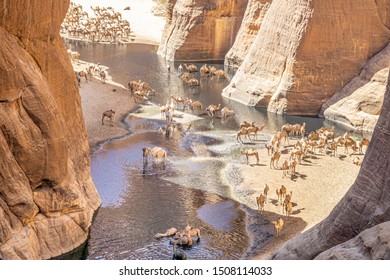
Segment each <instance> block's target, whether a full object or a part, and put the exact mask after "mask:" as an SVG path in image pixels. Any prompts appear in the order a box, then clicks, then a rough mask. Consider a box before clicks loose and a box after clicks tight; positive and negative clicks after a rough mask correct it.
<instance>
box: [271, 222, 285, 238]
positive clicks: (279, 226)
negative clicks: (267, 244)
mask: <svg viewBox="0 0 390 280" xmlns="http://www.w3.org/2000/svg"><path fill="white" fill-rule="evenodd" d="M272 223H273V224H274V226H275V230H276V237H279V236H280V232H281V231H282V229H283V226H284V222H283V219H282V218H279V220H277V221H273V222H272Z"/></svg>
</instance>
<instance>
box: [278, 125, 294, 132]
mask: <svg viewBox="0 0 390 280" xmlns="http://www.w3.org/2000/svg"><path fill="white" fill-rule="evenodd" d="M292 129H293V126H292V125H291V124H289V123H286V124H284V125H283V126H282V128H281V129H280V130H281V131H286V132H291V131H292Z"/></svg>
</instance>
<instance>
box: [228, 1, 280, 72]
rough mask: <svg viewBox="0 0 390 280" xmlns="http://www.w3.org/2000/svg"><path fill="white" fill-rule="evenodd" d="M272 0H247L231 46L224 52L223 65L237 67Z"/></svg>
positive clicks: (254, 36) (257, 31) (253, 38)
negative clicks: (239, 25)
mask: <svg viewBox="0 0 390 280" xmlns="http://www.w3.org/2000/svg"><path fill="white" fill-rule="evenodd" d="M271 2H272V0H249V1H248V5H247V8H246V11H245V14H244V18H243V20H242V23H241V27H240V29H239V30H238V33H237V36H236V40H235V41H234V44H233V46H232V48H231V49H230V50H229V52H228V53H227V54H226V57H225V66H226V67H228V68H233V69H237V68H238V67H239V66H240V65H241V63H242V61H243V60H244V58H245V56H246V55H247V54H248V52H249V49H250V47H251V46H252V43H253V41H254V40H255V38H256V36H257V33H259V30H260V27H261V23H262V21H263V19H264V16H265V14H266V13H267V11H268V8H269V7H270V4H271Z"/></svg>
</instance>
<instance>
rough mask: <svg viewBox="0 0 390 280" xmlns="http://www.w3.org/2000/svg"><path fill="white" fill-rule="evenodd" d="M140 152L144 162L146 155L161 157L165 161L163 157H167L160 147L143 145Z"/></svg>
mask: <svg viewBox="0 0 390 280" xmlns="http://www.w3.org/2000/svg"><path fill="white" fill-rule="evenodd" d="M142 152H143V158H144V162H146V161H147V160H148V155H151V156H152V157H153V158H154V159H155V160H159V159H162V160H163V161H165V159H166V158H167V152H166V151H165V150H164V149H162V148H160V147H154V148H153V149H150V148H147V147H145V148H142Z"/></svg>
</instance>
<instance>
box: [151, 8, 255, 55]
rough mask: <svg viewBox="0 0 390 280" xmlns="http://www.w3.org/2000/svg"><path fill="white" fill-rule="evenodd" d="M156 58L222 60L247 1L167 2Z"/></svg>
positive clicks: (231, 41) (232, 39)
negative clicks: (166, 14) (167, 14)
mask: <svg viewBox="0 0 390 280" xmlns="http://www.w3.org/2000/svg"><path fill="white" fill-rule="evenodd" d="M168 2H169V3H168V7H170V12H169V16H168V18H167V23H166V25H165V28H164V33H163V36H162V39H161V43H160V46H159V49H158V54H159V55H161V56H162V57H164V58H166V59H168V60H178V61H209V60H219V61H222V60H224V58H225V55H226V53H227V52H228V50H229V49H230V48H231V46H232V45H233V42H234V39H235V36H236V34H237V31H238V29H239V28H240V25H241V21H242V18H243V15H244V12H245V9H246V5H247V2H248V0H241V1H237V0H212V1H209V0H170V1H168Z"/></svg>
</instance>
